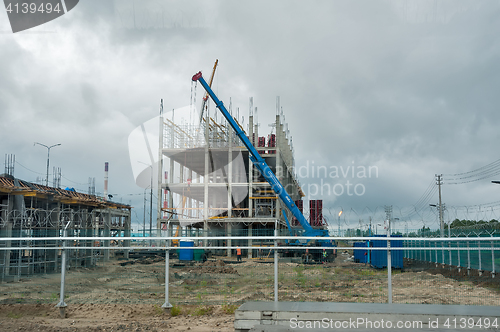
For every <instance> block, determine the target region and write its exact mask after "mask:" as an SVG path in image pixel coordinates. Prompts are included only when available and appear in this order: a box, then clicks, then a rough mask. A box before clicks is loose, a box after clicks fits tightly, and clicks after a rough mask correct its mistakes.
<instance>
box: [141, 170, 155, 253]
mask: <svg viewBox="0 0 500 332" xmlns="http://www.w3.org/2000/svg"><path fill="white" fill-rule="evenodd" d="M139 163H141V164H144V165H146V166H148V167H150V168H151V184H150V188H151V190H150V197H149V245H151V233H152V232H153V165H149V164H146V163H143V162H142V161H139ZM146 189H147V188H146ZM144 210H145V209H144Z"/></svg>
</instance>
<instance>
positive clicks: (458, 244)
mask: <svg viewBox="0 0 500 332" xmlns="http://www.w3.org/2000/svg"><path fill="white" fill-rule="evenodd" d="M460 243H461V242H458V241H457V247H458V248H459V249H458V250H457V256H458V257H457V258H458V272H460V270H461V269H460V248H462V246H461V245H460Z"/></svg>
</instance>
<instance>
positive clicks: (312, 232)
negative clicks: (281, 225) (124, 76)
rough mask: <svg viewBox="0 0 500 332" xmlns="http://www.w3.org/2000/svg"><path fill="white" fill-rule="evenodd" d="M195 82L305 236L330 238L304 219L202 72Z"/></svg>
mask: <svg viewBox="0 0 500 332" xmlns="http://www.w3.org/2000/svg"><path fill="white" fill-rule="evenodd" d="M192 80H193V81H195V82H196V81H199V82H200V83H201V85H202V86H203V88H204V89H205V91H207V93H208V95H209V96H210V98H212V100H213V101H214V103H215V105H216V107H217V108H218V109H219V110H220V111H221V113H222V115H223V116H224V117H225V118H226V120H227V122H228V123H229V124H230V125H231V127H232V128H233V130H234V131H235V133H236V135H237V136H238V137H239V138H240V139H241V141H242V142H243V145H245V147H246V148H247V149H248V151H249V152H250V160H251V161H252V162H253V164H254V165H255V167H257V169H258V170H259V171H260V173H261V174H262V176H264V178H265V179H266V181H267V182H268V183H269V184H270V185H271V188H272V189H273V191H274V192H275V193H276V195H278V196H279V197H280V199H281V201H282V202H283V203H284V204H285V206H286V207H287V208H288V210H290V212H291V213H292V214H293V216H294V217H295V218H297V220H298V221H299V223H300V225H301V226H302V228H303V229H304V236H328V231H327V230H325V229H314V228H312V227H311V225H310V224H309V222H308V221H307V219H306V218H305V217H304V215H303V214H302V212H300V210H299V208H298V207H297V206H296V205H295V203H294V201H293V200H292V198H291V197H290V195H288V193H287V192H286V190H285V188H284V187H283V185H282V184H281V182H280V181H279V180H278V178H277V177H276V175H275V174H274V173H273V171H272V170H271V168H270V167H269V165H267V163H266V161H265V160H264V158H262V157H261V156H260V154H259V152H258V151H257V149H255V147H254V146H253V145H252V143H251V142H250V140H249V139H248V137H247V136H246V135H245V132H244V131H243V130H242V129H241V128H240V126H238V124H237V123H236V121H235V120H234V119H233V117H232V116H231V114H229V112H228V111H227V109H226V107H225V106H224V104H223V103H222V101H220V100H219V98H217V96H216V95H215V93H214V92H213V91H212V89H211V88H210V86H209V85H208V84H207V82H206V81H205V79H204V78H203V76H202V74H201V71H200V72H198V73H197V74H195V75H194V76H193V78H192Z"/></svg>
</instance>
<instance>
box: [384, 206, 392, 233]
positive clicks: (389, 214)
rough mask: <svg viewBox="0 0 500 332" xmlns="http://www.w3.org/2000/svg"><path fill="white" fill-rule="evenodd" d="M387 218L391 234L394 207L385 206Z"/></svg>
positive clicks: (388, 229) (388, 230)
mask: <svg viewBox="0 0 500 332" xmlns="http://www.w3.org/2000/svg"><path fill="white" fill-rule="evenodd" d="M385 218H386V220H387V234H389V235H390V234H391V219H392V205H386V206H385Z"/></svg>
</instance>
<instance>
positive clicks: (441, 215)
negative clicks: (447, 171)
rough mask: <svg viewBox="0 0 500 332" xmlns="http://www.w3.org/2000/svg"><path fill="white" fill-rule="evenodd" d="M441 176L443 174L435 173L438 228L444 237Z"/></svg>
mask: <svg viewBox="0 0 500 332" xmlns="http://www.w3.org/2000/svg"><path fill="white" fill-rule="evenodd" d="M442 176H443V174H439V175H438V174H436V184H437V185H438V189H439V208H438V212H439V229H440V231H441V233H440V235H441V237H444V224H443V202H442V201H441V185H442V184H443V180H442V179H441V177H442Z"/></svg>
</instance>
